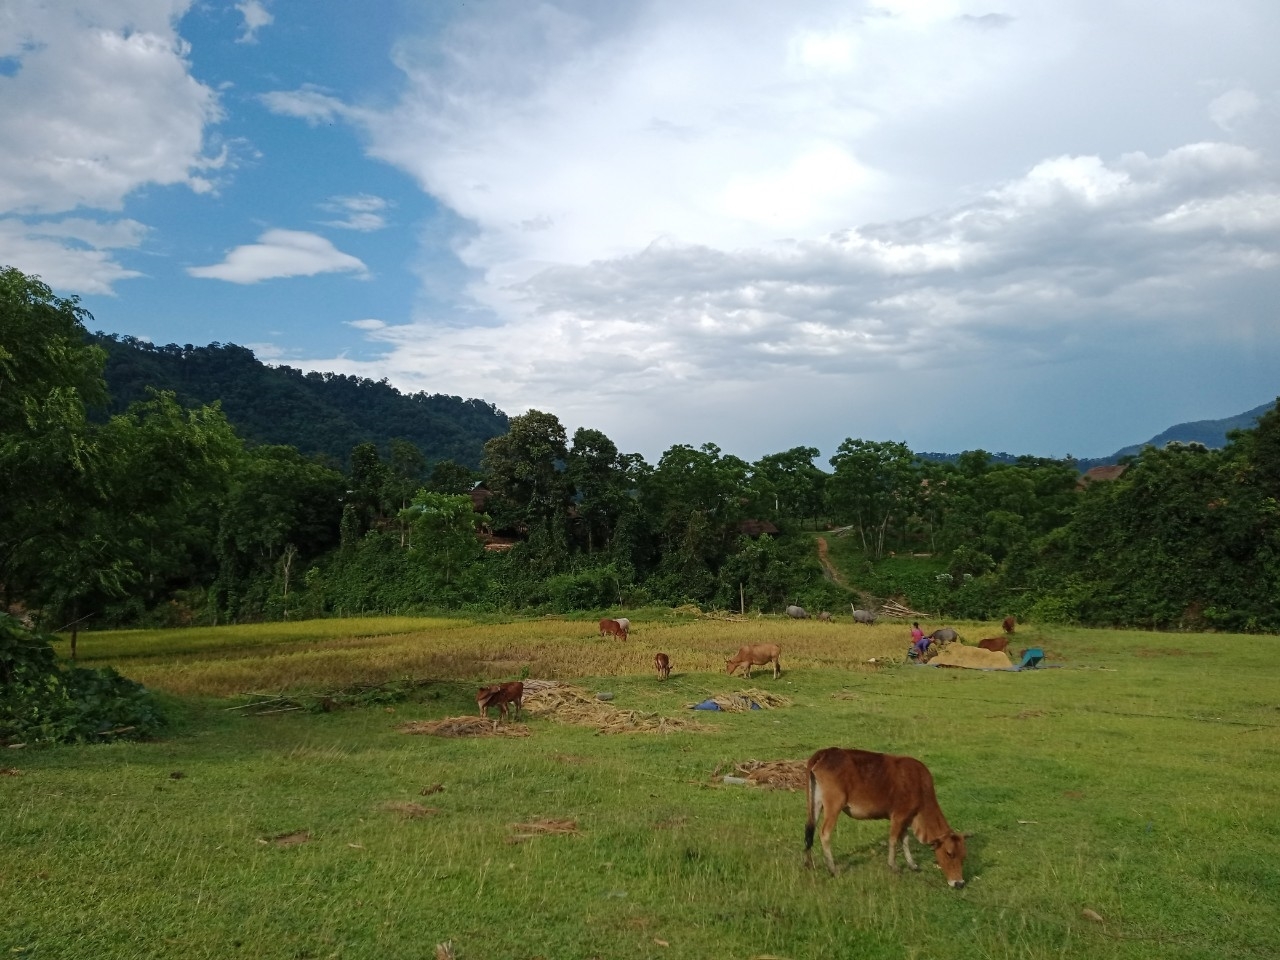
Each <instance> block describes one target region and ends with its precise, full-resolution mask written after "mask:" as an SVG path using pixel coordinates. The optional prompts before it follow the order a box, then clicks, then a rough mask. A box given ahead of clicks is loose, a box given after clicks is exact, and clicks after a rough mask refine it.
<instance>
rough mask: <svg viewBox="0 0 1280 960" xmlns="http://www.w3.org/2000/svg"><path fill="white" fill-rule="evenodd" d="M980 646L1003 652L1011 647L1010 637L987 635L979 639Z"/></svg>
mask: <svg viewBox="0 0 1280 960" xmlns="http://www.w3.org/2000/svg"><path fill="white" fill-rule="evenodd" d="M978 646H980V647H981V648H982V649H983V650H995V651H996V652H997V653H999V652H1003V651H1005V650H1007V649H1008V647H1009V638H1008V637H987V638H985V639H983V640H979V641H978Z"/></svg>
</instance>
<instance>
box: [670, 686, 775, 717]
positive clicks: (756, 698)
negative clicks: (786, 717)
mask: <svg viewBox="0 0 1280 960" xmlns="http://www.w3.org/2000/svg"><path fill="white" fill-rule="evenodd" d="M710 700H711V701H712V702H713V703H714V704H715V705H716V706H718V707H719V708H720V709H721V710H724V711H726V712H729V713H737V712H741V711H743V710H750V709H751V704H752V703H758V704H759V705H760V709H761V710H773V709H776V708H777V707H789V706H791V701H790V700H789V699H787V698H786V697H783V696H779V695H778V694H776V693H769V692H768V691H766V690H756V689H755V688H752V689H750V690H739V691H738V692H737V693H722V694H720V695H718V696H715V697H711V698H710ZM700 702H701V703H705V702H706V701H705V700H703V701H700ZM696 706H697V704H696V703H688V704H685V708H686V709H688V710H692V709H693V708H694V707H696Z"/></svg>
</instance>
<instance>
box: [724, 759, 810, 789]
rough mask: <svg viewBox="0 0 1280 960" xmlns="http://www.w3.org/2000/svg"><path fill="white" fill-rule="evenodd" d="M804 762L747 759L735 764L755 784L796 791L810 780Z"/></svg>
mask: <svg viewBox="0 0 1280 960" xmlns="http://www.w3.org/2000/svg"><path fill="white" fill-rule="evenodd" d="M804 764H805V762H804V761H803V760H747V761H744V762H743V763H738V764H734V769H735V770H737V771H738V776H740V777H742V778H743V779H744V780H746V781H747V783H750V784H752V785H754V786H757V787H769V788H771V789H773V790H793V791H794V790H803V789H804V788H805V784H806V781H807V780H808V774H807V773H806V772H805V767H804ZM716 772H717V773H718V772H719V768H717V770H716Z"/></svg>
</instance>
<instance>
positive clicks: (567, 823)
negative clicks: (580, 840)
mask: <svg viewBox="0 0 1280 960" xmlns="http://www.w3.org/2000/svg"><path fill="white" fill-rule="evenodd" d="M511 830H512V833H511V836H509V837H507V843H523V842H524V841H526V840H532V839H533V838H534V837H545V836H548V835H552V836H566V835H574V836H576V835H578V834H579V833H581V831H580V830H579V829H578V821H577V820H534V821H532V822H531V823H513V824H511Z"/></svg>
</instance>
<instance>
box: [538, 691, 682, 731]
mask: <svg viewBox="0 0 1280 960" xmlns="http://www.w3.org/2000/svg"><path fill="white" fill-rule="evenodd" d="M524 708H525V709H526V710H528V711H529V712H530V713H531V714H533V715H534V716H545V717H546V718H547V719H549V720H553V721H555V722H557V723H572V724H576V725H578V726H583V727H595V728H596V732H597V733H675V732H677V731H682V730H703V729H705V728H704V727H703V725H702V724H700V723H698V722H697V721H695V720H685V719H684V718H682V717H664V716H661V715H659V714H656V713H643V712H641V711H638V710H622V709H620V708H618V707H615V706H613V704H610V703H605V702H603V701H601V700H597V699H596V698H595V697H593V696H592V695H591V694H589V693H587V692H586V691H585V690H582V689H580V688H578V687H574V686H570V685H569V684H567V683H557V682H555V681H554V680H526V681H525V684H524Z"/></svg>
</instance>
